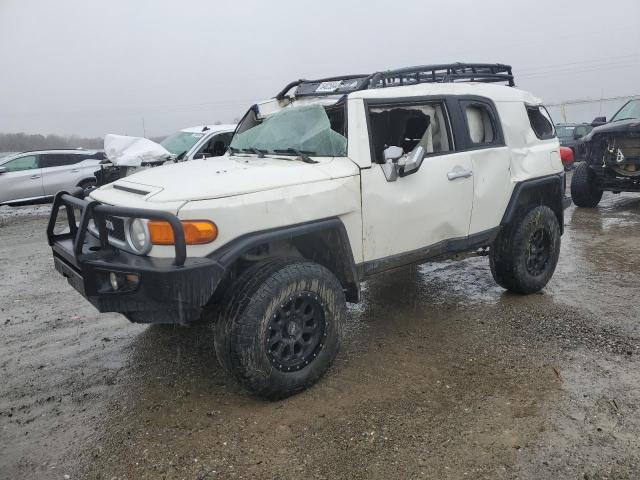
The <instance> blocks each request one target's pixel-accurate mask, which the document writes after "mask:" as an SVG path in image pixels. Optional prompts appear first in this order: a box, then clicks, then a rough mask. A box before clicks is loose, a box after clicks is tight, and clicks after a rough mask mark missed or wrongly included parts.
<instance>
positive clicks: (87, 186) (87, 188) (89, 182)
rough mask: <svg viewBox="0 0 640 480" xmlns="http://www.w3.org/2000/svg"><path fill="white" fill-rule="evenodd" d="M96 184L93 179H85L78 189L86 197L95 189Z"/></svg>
mask: <svg viewBox="0 0 640 480" xmlns="http://www.w3.org/2000/svg"><path fill="white" fill-rule="evenodd" d="M97 184H98V183H97V182H96V179H95V178H87V179H86V180H82V181H81V182H80V183H79V184H78V187H80V188H81V189H82V192H83V193H84V195H85V196H87V195H89V193H90V192H91V190H93V189H94V188H96V185H97Z"/></svg>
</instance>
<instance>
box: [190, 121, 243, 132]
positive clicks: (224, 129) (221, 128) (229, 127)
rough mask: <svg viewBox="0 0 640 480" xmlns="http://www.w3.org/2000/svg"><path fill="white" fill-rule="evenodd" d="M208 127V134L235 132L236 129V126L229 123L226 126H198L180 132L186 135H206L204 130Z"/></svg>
mask: <svg viewBox="0 0 640 480" xmlns="http://www.w3.org/2000/svg"><path fill="white" fill-rule="evenodd" d="M205 127H207V128H208V130H207V131H206V132H210V133H211V132H233V131H234V130H235V129H236V124H235V123H234V124H231V123H227V124H224V125H198V126H196V127H188V128H183V129H182V130H180V131H181V132H186V133H206V132H203V131H202V129H203V128H205Z"/></svg>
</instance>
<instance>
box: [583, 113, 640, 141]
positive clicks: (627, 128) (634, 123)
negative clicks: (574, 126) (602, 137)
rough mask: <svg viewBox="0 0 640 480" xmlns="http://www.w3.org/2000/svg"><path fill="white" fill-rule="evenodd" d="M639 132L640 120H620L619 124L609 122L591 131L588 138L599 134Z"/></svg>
mask: <svg viewBox="0 0 640 480" xmlns="http://www.w3.org/2000/svg"><path fill="white" fill-rule="evenodd" d="M625 132H640V118H634V119H630V120H620V121H619V122H609V123H605V124H604V125H600V126H599V127H596V128H594V129H593V130H591V132H590V133H589V135H587V136H588V137H591V136H593V135H598V134H601V133H625Z"/></svg>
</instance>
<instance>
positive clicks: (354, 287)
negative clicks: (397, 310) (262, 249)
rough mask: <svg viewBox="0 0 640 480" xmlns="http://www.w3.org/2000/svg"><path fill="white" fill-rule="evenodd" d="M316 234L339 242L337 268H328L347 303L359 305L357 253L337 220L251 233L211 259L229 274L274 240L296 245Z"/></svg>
mask: <svg viewBox="0 0 640 480" xmlns="http://www.w3.org/2000/svg"><path fill="white" fill-rule="evenodd" d="M314 234H326V235H334V237H333V239H334V240H336V243H337V244H335V249H332V250H331V251H332V255H331V257H332V258H334V259H335V261H336V264H335V265H334V266H333V268H329V267H328V266H327V265H325V266H327V268H329V269H330V270H331V271H332V272H333V273H334V275H336V276H337V277H338V279H339V280H340V282H341V283H342V286H343V287H344V288H345V291H346V297H347V300H348V301H351V302H357V301H358V300H359V299H360V279H359V276H358V271H357V269H356V265H355V261H354V258H353V252H352V251H351V244H350V243H349V236H348V234H347V230H346V228H345V226H344V223H342V221H341V220H340V219H339V218H337V217H332V218H326V219H322V220H316V221H312V222H306V223H302V224H296V225H290V226H286V227H281V228H274V229H269V230H262V231H258V232H251V233H247V234H245V235H242V236H240V237H238V238H235V239H234V240H231V241H230V242H229V243H227V244H225V245H223V246H222V247H220V248H219V249H218V250H216V251H215V252H213V253H211V254H210V255H208V257H209V258H211V259H212V260H214V261H216V262H217V263H218V264H219V265H220V266H221V267H222V268H224V269H225V270H228V269H229V268H230V267H231V266H232V264H233V263H234V262H235V261H236V260H238V258H240V256H241V255H243V254H244V253H247V252H248V251H249V250H251V249H252V248H254V247H257V246H258V245H262V244H264V243H269V242H272V241H274V240H292V241H294V240H295V239H300V238H301V237H304V236H309V235H314ZM305 257H306V256H305ZM311 260H312V261H314V260H315V258H311ZM318 263H322V262H318Z"/></svg>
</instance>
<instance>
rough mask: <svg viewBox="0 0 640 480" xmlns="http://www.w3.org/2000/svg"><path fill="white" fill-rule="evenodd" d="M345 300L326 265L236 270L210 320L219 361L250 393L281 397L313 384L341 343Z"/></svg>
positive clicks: (277, 262)
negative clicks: (240, 272)
mask: <svg viewBox="0 0 640 480" xmlns="http://www.w3.org/2000/svg"><path fill="white" fill-rule="evenodd" d="M345 315H346V302H345V297H344V292H343V289H342V286H341V285H340V282H339V281H338V279H337V278H336V277H335V276H334V275H333V274H332V273H331V272H330V271H329V270H327V269H326V268H325V267H323V266H321V265H318V264H316V263H312V262H308V261H304V260H299V259H286V258H285V259H274V260H270V261H267V262H265V263H262V264H258V265H255V266H254V267H252V268H250V269H249V270H248V271H246V272H245V273H244V274H243V275H241V276H240V277H239V278H238V279H237V280H236V281H235V283H234V285H233V286H232V287H231V288H230V289H229V291H228V294H227V296H226V298H225V299H224V300H223V303H222V309H221V312H220V316H219V318H218V321H217V322H216V323H215V325H214V338H215V347H216V354H217V356H218V360H219V361H220V364H221V365H222V366H223V368H225V370H227V371H228V372H229V373H230V374H231V375H233V376H234V377H235V378H236V379H237V380H238V381H239V382H240V383H241V384H242V385H243V386H244V387H245V388H247V389H248V390H249V391H250V392H252V393H253V394H254V395H257V396H259V397H262V398H267V399H278V398H285V397H288V396H290V395H293V394H296V393H298V392H301V391H302V390H305V389H306V388H308V387H310V386H311V385H313V384H314V383H316V382H317V381H318V380H319V379H320V377H322V375H324V373H325V372H326V371H327V369H328V368H329V367H330V366H331V364H332V363H333V360H334V359H335V357H336V355H337V353H338V350H339V348H340V339H341V336H342V330H343V325H344V320H345Z"/></svg>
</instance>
